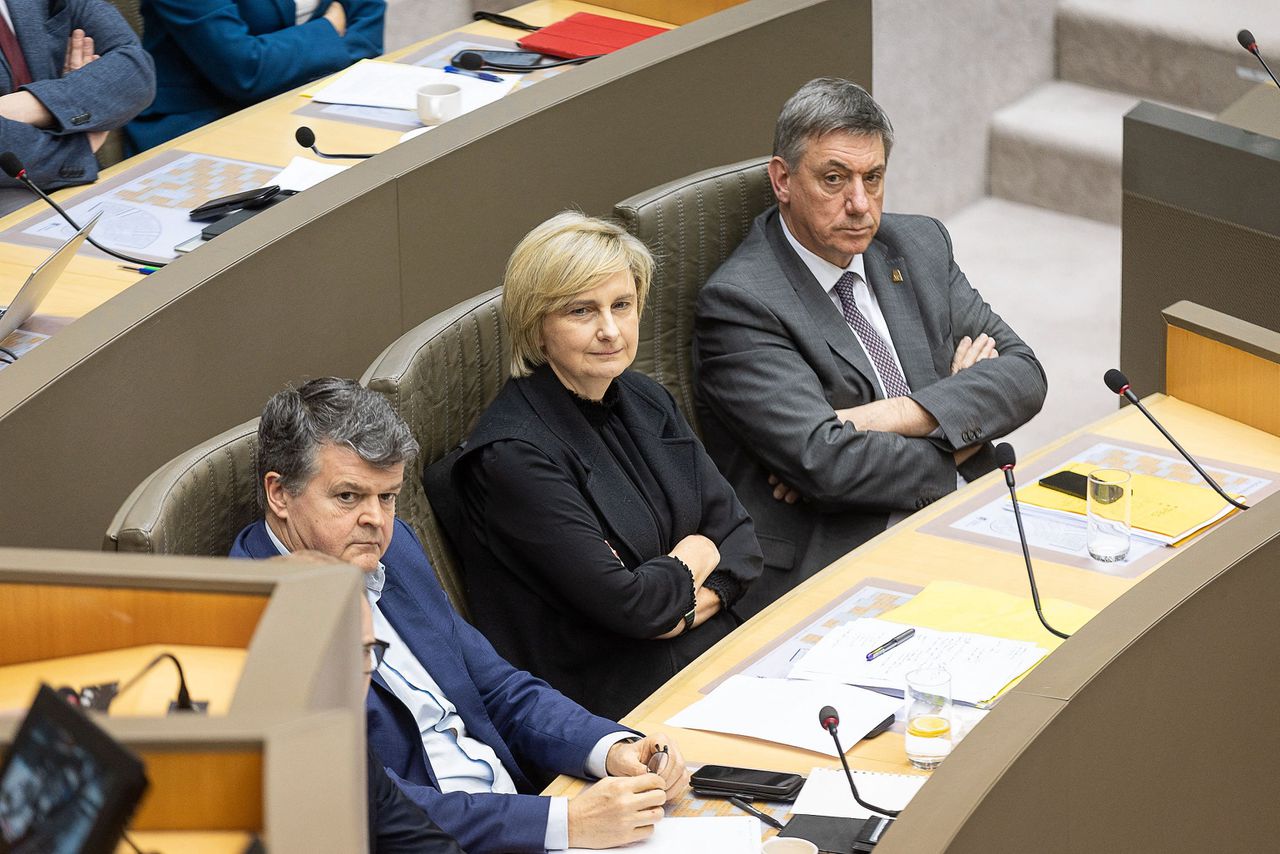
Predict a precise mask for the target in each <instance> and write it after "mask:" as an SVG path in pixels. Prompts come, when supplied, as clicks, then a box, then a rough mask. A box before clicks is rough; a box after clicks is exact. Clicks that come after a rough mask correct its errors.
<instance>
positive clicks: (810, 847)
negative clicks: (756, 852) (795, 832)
mask: <svg viewBox="0 0 1280 854" xmlns="http://www.w3.org/2000/svg"><path fill="white" fill-rule="evenodd" d="M760 854H818V846H816V845H814V844H813V843H812V842H810V841H809V840H807V839H798V838H796V837H794V836H788V837H781V836H775V837H774V838H773V839H770V840H769V841H768V842H766V843H765V844H764V845H763V846H761V848H760Z"/></svg>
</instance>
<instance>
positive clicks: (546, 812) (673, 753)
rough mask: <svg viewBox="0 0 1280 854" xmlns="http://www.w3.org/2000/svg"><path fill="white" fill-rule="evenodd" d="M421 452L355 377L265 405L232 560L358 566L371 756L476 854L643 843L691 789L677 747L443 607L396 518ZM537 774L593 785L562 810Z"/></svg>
mask: <svg viewBox="0 0 1280 854" xmlns="http://www.w3.org/2000/svg"><path fill="white" fill-rule="evenodd" d="M416 452H417V443H416V442H415V441H414V440H413V437H412V435H411V434H410V432H409V428H408V427H407V426H406V425H405V423H404V422H403V421H401V420H400V418H399V416H397V415H396V414H395V412H394V411H393V410H392V409H391V406H390V404H388V403H387V402H386V400H384V399H383V398H382V397H381V396H380V395H378V394H376V393H375V392H372V391H370V390H368V389H366V388H363V387H362V386H360V385H359V384H358V383H356V382H354V381H352V380H343V379H336V378H333V377H326V378H322V379H316V380H311V381H310V382H308V383H306V384H304V385H303V386H301V387H300V388H298V389H292V388H290V389H286V390H284V391H282V392H280V393H278V394H276V395H275V396H274V397H272V398H271V400H270V401H268V403H267V406H266V408H265V409H264V411H263V413H262V418H261V420H260V422H259V425H258V451H257V469H258V487H257V489H258V501H259V505H260V506H261V508H262V509H263V512H264V518H263V519H261V520H259V521H257V522H254V523H253V524H251V525H249V526H248V527H247V528H245V529H244V530H243V531H241V532H240V534H239V535H238V536H237V537H236V540H235V543H234V544H233V546H232V548H231V556H232V557H247V558H257V559H267V558H272V557H277V556H279V555H282V554H291V553H294V552H298V551H301V550H312V551H318V552H320V553H322V554H325V555H328V556H330V557H334V558H339V559H341V560H343V561H345V562H347V563H351V564H354V565H356V566H358V567H360V568H361V569H363V570H364V571H365V573H366V588H367V591H368V594H369V599H370V603H371V604H372V606H373V620H374V630H375V632H376V635H377V637H379V638H381V639H383V640H385V641H386V642H387V643H388V647H387V650H386V653H385V655H384V656H383V659H382V662H381V664H380V665H379V666H378V668H377V670H376V672H375V673H374V674H373V687H372V689H371V690H370V692H369V696H368V701H367V706H368V715H369V743H370V746H371V747H372V748H373V750H374V752H375V753H377V755H378V756H380V757H381V758H382V760H383V762H385V763H386V771H387V773H388V774H389V775H390V776H391V778H392V779H393V780H395V781H396V782H397V783H398V784H399V786H400V787H401V789H402V790H403V791H404V792H405V793H406V794H408V795H409V797H410V798H411V799H412V800H413V801H414V802H416V803H417V804H418V805H419V806H421V807H422V808H423V810H424V811H425V812H426V813H427V815H428V816H430V818H431V820H432V821H434V822H435V823H436V824H438V825H439V826H440V827H441V828H443V829H444V831H445V832H447V833H449V834H450V835H451V836H453V837H454V838H455V839H457V840H458V842H459V844H460V845H461V846H462V847H463V848H465V849H466V850H467V851H469V852H471V854H490V853H491V854H498V852H535V851H545V850H562V849H565V848H568V847H570V846H573V847H582V848H609V847H613V846H616V845H622V844H626V843H628V842H631V841H635V840H638V839H643V838H645V837H646V836H648V835H649V834H651V833H652V832H653V826H654V825H655V824H656V823H657V822H658V821H659V820H661V818H662V816H663V809H662V807H663V804H664V803H666V802H667V801H669V800H672V799H674V798H675V797H676V796H677V795H679V794H680V792H681V791H683V789H684V787H685V786H686V785H687V783H688V772H687V769H686V768H685V763H684V760H683V758H682V757H681V755H680V752H679V750H678V749H677V748H676V746H675V745H674V744H673V743H672V741H671V740H670V739H669V738H667V737H665V736H663V735H661V734H654V735H651V736H648V737H642V736H640V735H639V734H637V733H635V732H633V731H630V730H628V729H626V728H625V727H622V726H620V725H619V724H616V723H614V722H613V721H610V720H607V719H605V718H601V717H597V716H596V715H593V714H591V713H590V712H588V711H587V710H586V709H583V708H582V707H581V706H579V705H578V704H577V703H574V702H573V701H572V700H569V699H568V698H566V697H565V696H564V695H563V694H560V693H559V692H557V691H556V690H554V689H553V688H551V687H550V686H549V685H547V684H546V683H545V682H543V681H541V680H540V679H536V678H534V677H533V676H531V675H529V674H528V673H526V672H524V671H520V670H517V669H516V668H514V667H512V666H511V665H510V664H508V663H507V662H506V661H505V660H503V659H502V658H501V657H500V656H499V655H498V654H497V653H496V652H495V651H494V649H493V647H492V646H491V645H490V644H489V642H488V641H487V640H486V639H485V638H484V636H483V635H481V634H480V633H479V632H478V631H476V629H475V628H473V627H472V626H471V625H469V624H468V623H467V622H466V621H465V620H463V619H462V618H461V617H460V616H459V615H458V613H457V612H456V611H454V609H453V608H452V606H451V605H450V604H449V600H448V599H447V598H446V597H445V594H444V590H443V589H442V588H441V587H440V583H439V582H438V581H437V580H436V577H435V571H434V570H433V569H432V568H431V563H430V562H429V561H428V560H427V556H426V554H425V553H424V552H423V549H422V545H421V544H420V543H419V542H418V540H417V538H416V537H415V536H414V534H413V531H412V530H410V529H409V527H408V526H407V525H406V524H405V523H404V522H401V521H400V520H398V519H396V518H395V503H396V496H397V495H398V494H399V492H400V489H401V486H402V484H403V482H404V470H405V465H406V463H407V462H408V461H409V460H410V459H411V458H412V457H413V455H414V454H415V453H416ZM664 748H665V750H664ZM664 753H665V756H664V755H662V754H664ZM650 762H652V763H654V768H655V769H656V771H657V773H652V772H650V771H649V770H648V765H649V763H650ZM538 771H541V772H551V773H561V774H573V775H577V776H582V777H596V778H601V779H600V780H599V782H597V783H595V784H593V785H592V786H589V787H588V788H587V789H585V790H584V791H583V792H582V793H581V794H579V795H577V796H575V797H574V798H572V799H566V798H550V797H539V796H536V795H533V794H532V793H531V792H532V790H533V788H534V787H533V784H532V783H531V782H530V777H529V775H530V774H532V773H536V772H538Z"/></svg>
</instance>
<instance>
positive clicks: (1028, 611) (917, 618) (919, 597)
mask: <svg viewBox="0 0 1280 854" xmlns="http://www.w3.org/2000/svg"><path fill="white" fill-rule="evenodd" d="M1040 605H1041V607H1042V608H1043V610H1044V616H1045V619H1046V620H1048V621H1049V624H1050V625H1051V626H1053V627H1054V628H1056V629H1058V630H1059V631H1062V632H1066V633H1067V634H1069V635H1070V634H1074V633H1075V632H1076V631H1077V630H1078V629H1079V628H1080V627H1081V626H1083V625H1084V624H1085V623H1087V622H1089V620H1091V619H1093V616H1094V615H1095V614H1097V613H1098V612H1097V611H1095V610H1093V609H1092V608H1086V607H1084V606H1083V605H1076V604H1074V603H1072V602H1066V601H1063V600H1062V599H1043V598H1042V599H1041V600H1040ZM880 619H882V620H891V621H892V622H895V623H906V624H909V625H912V626H919V627H921V628H926V629H936V630H938V631H944V632H971V633H973V634H979V635H989V636H991V637H997V638H1006V639H1008V640H1017V641H1030V642H1031V643H1034V644H1036V645H1038V646H1040V647H1042V648H1043V649H1046V650H1049V651H1050V652H1052V651H1053V650H1055V649H1057V648H1058V645H1059V644H1061V643H1062V638H1060V637H1058V636H1057V635H1052V634H1049V632H1048V630H1046V629H1045V627H1044V626H1042V625H1041V624H1040V618H1039V617H1037V616H1036V609H1035V604H1034V603H1033V602H1032V601H1031V597H1030V596H1028V597H1026V598H1024V597H1022V596H1013V595H1010V594H1008V593H1001V592H1000V591H999V590H989V589H987V588H985V587H975V586H974V585H972V584H962V583H961V582H959V581H931V582H929V584H928V586H926V587H925V589H924V590H921V591H920V592H919V593H917V594H916V595H915V596H914V597H912V599H911V601H910V602H907V603H906V604H905V605H900V606H898V607H897V608H894V609H893V610H891V611H888V612H886V613H884V614H881V615H880ZM1034 669H1035V668H1034V667H1032V668H1030V669H1028V670H1027V671H1026V673H1020V674H1018V676H1017V678H1015V679H1012V680H1010V681H1009V684H1007V685H1005V686H1004V687H1003V688H1001V689H1000V690H999V691H997V692H996V694H995V696H993V697H988V698H987V700H986V701H985V702H983V703H979V704H978V705H979V706H980V707H983V708H986V707H989V706H990V705H991V704H992V703H994V702H995V701H996V700H998V699H999V698H1000V697H1002V696H1003V695H1004V694H1005V692H1006V691H1008V690H1009V689H1010V688H1012V687H1013V686H1014V685H1017V684H1018V683H1019V682H1021V681H1022V677H1024V676H1026V675H1027V673H1030V672H1031V671H1032V670H1034Z"/></svg>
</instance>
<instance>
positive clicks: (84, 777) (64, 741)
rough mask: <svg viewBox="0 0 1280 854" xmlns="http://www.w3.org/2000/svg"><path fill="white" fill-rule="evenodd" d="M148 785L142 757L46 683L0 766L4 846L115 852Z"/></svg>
mask: <svg viewBox="0 0 1280 854" xmlns="http://www.w3.org/2000/svg"><path fill="white" fill-rule="evenodd" d="M146 785H147V781H146V775H145V773H144V772H143V767H142V763H141V761H139V760H138V759H137V757H135V756H134V755H133V754H132V753H130V752H129V751H127V750H126V749H125V748H124V747H122V746H121V745H119V744H118V743H116V742H115V741H114V740H113V739H112V738H111V737H110V736H108V735H107V734H106V733H105V732H103V731H102V730H101V729H99V728H98V727H97V726H96V725H94V723H93V722H92V721H90V720H89V718H88V717H87V716H86V715H85V714H84V713H83V712H81V711H79V710H78V709H74V708H72V707H71V706H70V705H68V704H67V702H66V701H65V700H63V699H62V698H61V697H59V696H58V695H57V694H56V693H54V692H53V690H51V689H50V688H49V686H47V685H43V686H41V688H40V692H39V693H38V694H37V695H36V700H35V703H33V704H32V706H31V711H29V712H28V713H27V717H26V719H25V720H24V721H23V723H22V727H21V728H20V729H19V730H18V734H17V737H16V738H15V739H14V742H13V745H12V746H11V748H10V750H9V752H8V755H7V756H6V757H5V761H4V765H3V766H0V852H13V854H35V852H41V854H45V852H48V854H97V852H110V851H114V850H115V846H116V843H117V842H118V841H119V839H120V835H121V833H122V832H123V831H124V828H125V824H126V823H127V822H128V820H129V817H130V816H131V815H132V814H133V810H134V808H135V807H136V806H137V803H138V801H139V800H140V799H141V797H142V793H143V791H144V790H145V789H146Z"/></svg>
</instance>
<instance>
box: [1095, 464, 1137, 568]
mask: <svg viewBox="0 0 1280 854" xmlns="http://www.w3.org/2000/svg"><path fill="white" fill-rule="evenodd" d="M1132 483H1133V478H1132V476H1131V475H1130V474H1129V473H1128V472H1127V471H1124V470H1122V469H1097V470H1095V471H1094V472H1093V473H1091V474H1090V475H1089V485H1088V488H1087V490H1086V494H1087V498H1086V502H1085V504H1086V506H1085V512H1086V513H1087V514H1088V519H1089V532H1088V536H1087V542H1088V546H1089V556H1090V557H1092V558H1093V559H1094V560H1100V561H1103V562H1104V563H1115V562H1116V561H1122V560H1124V559H1125V558H1126V557H1128V556H1129V538H1130V534H1131V531H1130V527H1129V521H1130V514H1131V513H1132V512H1133V486H1132Z"/></svg>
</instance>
